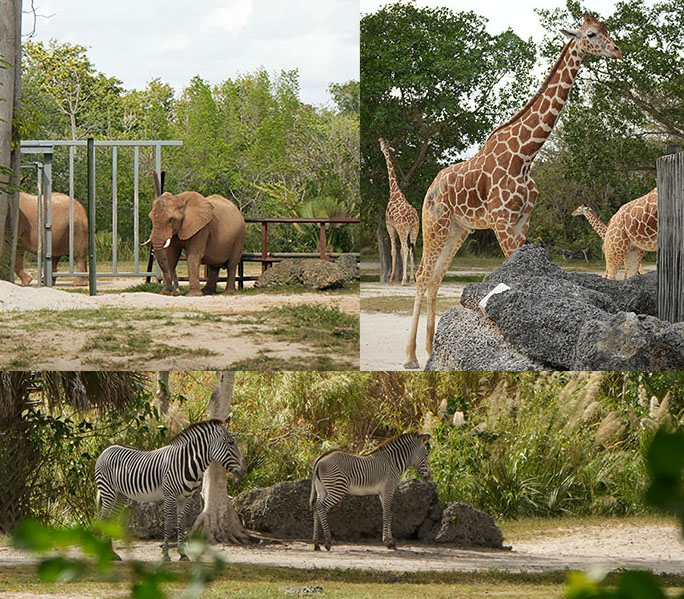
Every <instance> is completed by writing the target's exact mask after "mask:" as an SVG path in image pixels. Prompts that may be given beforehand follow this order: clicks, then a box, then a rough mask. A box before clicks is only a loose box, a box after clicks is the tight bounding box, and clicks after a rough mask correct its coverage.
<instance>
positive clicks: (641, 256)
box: [637, 249, 646, 275]
mask: <svg viewBox="0 0 684 599" xmlns="http://www.w3.org/2000/svg"><path fill="white" fill-rule="evenodd" d="M645 253H646V252H645V251H644V250H642V249H640V250H639V256H638V258H637V274H639V275H643V274H645V273H646V269H645V268H644V265H643V264H642V262H643V260H644V254H645Z"/></svg>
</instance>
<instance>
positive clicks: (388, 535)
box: [380, 491, 397, 549]
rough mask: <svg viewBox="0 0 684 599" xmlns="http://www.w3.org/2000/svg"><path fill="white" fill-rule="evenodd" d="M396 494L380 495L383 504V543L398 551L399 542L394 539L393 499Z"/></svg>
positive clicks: (386, 493)
mask: <svg viewBox="0 0 684 599" xmlns="http://www.w3.org/2000/svg"><path fill="white" fill-rule="evenodd" d="M393 498H394V493H392V492H387V491H385V493H384V494H381V495H380V503H381V504H382V542H383V543H384V544H385V545H387V548H388V549H396V548H397V542H396V541H395V540H394V537H392V499H393Z"/></svg>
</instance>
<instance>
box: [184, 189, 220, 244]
mask: <svg viewBox="0 0 684 599" xmlns="http://www.w3.org/2000/svg"><path fill="white" fill-rule="evenodd" d="M213 215H214V207H213V206H212V205H211V202H210V201H209V200H207V198H205V197H204V196H202V195H200V194H199V193H194V192H192V193H188V198H187V200H186V202H185V213H184V214H183V221H182V222H181V225H180V231H178V237H179V238H180V239H189V238H190V237H192V236H193V235H195V234H196V233H197V232H198V231H199V230H200V229H202V228H204V227H206V226H207V225H208V224H209V223H210V222H211V219H212V217H213Z"/></svg>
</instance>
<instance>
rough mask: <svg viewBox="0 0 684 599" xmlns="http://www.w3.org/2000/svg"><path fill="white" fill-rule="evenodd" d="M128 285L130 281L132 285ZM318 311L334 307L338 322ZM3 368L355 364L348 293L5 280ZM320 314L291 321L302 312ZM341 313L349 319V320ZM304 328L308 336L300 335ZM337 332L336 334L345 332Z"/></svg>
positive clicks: (353, 305) (0, 301)
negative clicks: (174, 290)
mask: <svg viewBox="0 0 684 599" xmlns="http://www.w3.org/2000/svg"><path fill="white" fill-rule="evenodd" d="M129 285H130V281H129ZM316 307H323V308H327V309H335V308H336V309H337V310H336V311H335V313H334V314H332V316H336V317H338V319H341V320H345V323H344V325H340V326H337V327H336V326H335V323H334V319H332V318H328V320H329V322H326V323H324V324H321V325H319V324H318V323H317V321H316V318H319V317H320V318H323V317H328V316H330V315H328V314H327V313H323V314H321V312H320V311H318V312H316ZM0 311H2V326H0V342H1V345H0V348H1V349H0V368H17V369H21V368H32V369H34V368H35V369H51V370H54V369H58V370H74V369H75V370H79V369H92V368H95V369H98V368H103V369H122V368H123V369H149V370H157V369H169V368H172V369H180V370H184V369H193V368H201V369H212V368H217V369H223V368H254V369H263V368H266V369H271V368H274V369H286V368H288V367H291V368H294V369H300V368H305V367H307V365H308V367H309V368H312V367H314V368H315V367H322V368H328V369H339V368H344V369H347V368H349V369H357V368H358V364H359V362H358V345H357V341H356V340H357V339H358V332H357V333H354V331H353V330H352V329H355V325H354V323H353V322H351V324H350V322H347V321H349V316H351V317H355V316H357V315H358V312H359V298H358V294H357V293H355V292H349V293H339V292H336V293H316V292H303V293H284V294H276V293H270V292H269V293H254V292H244V294H241V293H240V292H236V293H235V294H232V295H222V294H221V295H215V296H208V297H198V298H194V297H187V296H178V297H173V296H162V295H160V294H157V293H147V292H135V293H118V292H114V293H106V294H105V293H103V294H101V295H98V296H96V297H90V296H89V295H87V294H84V293H73V292H71V291H66V290H65V288H64V287H63V286H60V287H58V288H45V287H40V288H39V287H36V286H29V287H19V286H17V285H12V284H10V283H6V282H0ZM307 311H308V312H310V313H311V314H310V316H311V317H312V318H313V319H314V321H313V322H312V323H311V324H310V326H309V328H306V327H299V329H298V328H297V327H293V326H292V322H293V321H294V320H295V319H296V318H297V315H298V314H300V313H301V314H304V315H305V316H307V315H309V314H308V312H307ZM344 315H347V316H346V317H345V316H344ZM302 329H304V332H302ZM338 329H339V330H338Z"/></svg>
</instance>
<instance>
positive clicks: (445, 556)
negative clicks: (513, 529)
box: [0, 523, 684, 574]
mask: <svg viewBox="0 0 684 599" xmlns="http://www.w3.org/2000/svg"><path fill="white" fill-rule="evenodd" d="M116 549H117V551H119V552H120V553H121V555H122V557H123V558H124V559H132V558H134V559H137V560H142V561H150V562H154V561H157V560H158V559H159V557H160V547H159V543H158V542H152V541H149V542H136V543H135V544H133V545H132V546H130V547H129V548H123V547H116ZM216 550H217V551H218V553H219V554H220V555H221V556H222V557H223V559H224V560H226V561H227V562H228V563H232V564H254V565H262V566H281V567H294V568H353V569H364V570H367V569H370V570H379V571H389V572H418V571H465V572H474V571H483V570H493V569H495V570H500V571H509V572H547V571H558V570H567V569H582V570H586V569H588V568H596V567H602V568H605V569H607V570H612V569H615V568H630V569H642V570H643V569H646V570H650V571H652V572H656V573H670V574H684V543H682V540H681V536H680V534H679V531H678V529H677V527H676V526H675V525H674V524H672V525H654V524H649V525H642V524H640V525H634V524H625V523H616V524H613V523H611V524H606V525H600V526H585V527H575V528H565V529H561V528H559V529H556V530H553V531H549V532H546V533H543V534H537V535H534V536H533V537H532V538H528V539H526V540H525V541H519V542H515V541H513V542H512V550H511V551H493V550H489V551H481V550H466V549H454V548H450V547H443V546H438V545H419V544H400V546H399V548H398V549H397V550H396V551H390V550H388V549H386V548H385V547H383V546H381V545H377V544H350V543H341V544H334V545H333V549H332V551H331V552H326V551H322V552H314V551H313V550H312V547H311V544H310V543H305V542H302V541H291V542H286V543H283V544H276V545H259V546H253V547H234V546H218V547H217V548H216ZM171 553H172V556H173V555H174V553H175V552H174V551H173V550H172V552H171ZM32 559H33V558H32V557H30V556H28V555H27V554H25V553H22V552H20V551H18V550H16V549H14V548H12V547H0V567H12V566H13V565H14V566H16V565H20V564H25V563H28V562H30V561H31V560H32ZM173 559H176V558H175V557H173Z"/></svg>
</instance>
